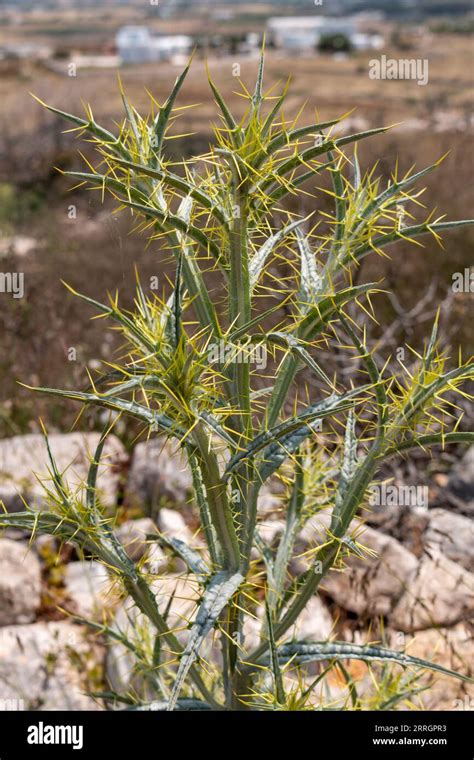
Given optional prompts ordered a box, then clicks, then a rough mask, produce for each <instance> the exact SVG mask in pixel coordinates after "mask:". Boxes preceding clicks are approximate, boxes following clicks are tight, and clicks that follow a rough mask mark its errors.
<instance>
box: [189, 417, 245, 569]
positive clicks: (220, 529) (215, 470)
mask: <svg viewBox="0 0 474 760" xmlns="http://www.w3.org/2000/svg"><path fill="white" fill-rule="evenodd" d="M194 438H195V441H196V443H197V446H198V450H199V453H198V455H197V456H198V457H199V460H200V464H201V471H202V477H203V483H204V486H205V488H206V494H207V499H208V503H209V511H210V517H211V521H212V525H213V527H214V529H215V531H216V535H217V538H218V540H219V544H220V546H221V549H222V553H223V559H224V566H225V568H226V569H228V570H237V569H238V567H239V565H240V550H239V543H238V540H237V533H236V530H235V524H234V518H233V515H232V510H231V508H230V505H229V501H228V499H227V493H226V486H225V484H224V483H223V482H222V480H221V476H220V472H219V465H218V462H217V457H216V455H215V453H214V451H213V450H212V442H211V439H210V438H209V437H208V435H207V433H206V431H205V430H204V427H203V425H202V423H200V422H199V423H198V424H197V425H196V427H195V428H194Z"/></svg>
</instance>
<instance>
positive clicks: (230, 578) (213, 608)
mask: <svg viewBox="0 0 474 760" xmlns="http://www.w3.org/2000/svg"><path fill="white" fill-rule="evenodd" d="M243 581H244V577H243V575H241V573H231V572H228V571H225V570H223V571H221V572H219V573H216V575H215V576H214V577H213V578H212V579H211V581H210V582H209V585H208V587H207V589H206V592H205V594H204V596H203V597H202V599H201V603H200V606H199V610H198V613H197V615H196V620H195V622H194V624H193V627H192V628H191V632H190V635H189V640H188V642H187V644H186V647H185V649H184V652H183V654H182V656H181V662H180V664H179V668H178V672H177V674H176V680H175V682H174V685H173V690H172V692H171V696H170V700H169V705H168V710H174V709H175V706H176V702H177V700H178V697H179V694H180V691H181V689H182V687H183V684H184V681H185V679H186V676H187V674H188V672H189V669H190V667H191V665H192V664H193V662H194V661H195V660H196V658H197V657H198V655H199V650H200V648H201V646H202V644H203V642H204V639H205V638H206V636H207V634H208V633H209V631H211V630H212V628H213V627H214V625H215V624H216V622H217V620H218V618H219V615H220V614H221V612H222V610H223V609H224V607H225V606H226V605H227V604H228V603H229V601H230V600H231V599H232V597H233V596H234V594H235V592H236V591H237V589H238V588H239V587H240V586H241V584H242V583H243Z"/></svg>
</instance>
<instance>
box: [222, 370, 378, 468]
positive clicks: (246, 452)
mask: <svg viewBox="0 0 474 760" xmlns="http://www.w3.org/2000/svg"><path fill="white" fill-rule="evenodd" d="M370 387H371V386H369V385H364V386H362V387H361V388H354V389H353V390H351V391H347V393H343V394H338V393H333V394H332V395H331V396H328V398H325V399H324V400H323V401H319V402H318V403H317V404H313V405H311V406H309V407H307V408H306V409H305V410H304V411H303V412H301V414H299V415H296V416H295V417H291V418H290V419H288V420H285V422H282V423H281V424H280V425H277V426H276V427H274V428H272V429H271V430H267V431H265V432H263V433H260V434H259V435H257V436H256V437H255V438H254V439H253V441H252V442H251V443H250V444H249V445H248V446H247V448H245V449H243V450H242V451H239V452H238V453H237V454H235V455H234V456H233V457H232V459H231V460H230V461H229V464H228V465H227V467H226V470H225V473H224V474H225V476H228V475H229V474H230V473H231V472H233V471H234V470H235V469H236V467H237V466H239V465H240V464H241V462H242V460H244V459H245V460H246V459H253V458H254V457H255V455H256V454H258V452H259V451H261V450H262V449H263V448H265V447H267V446H269V445H270V444H273V443H279V442H281V441H283V440H285V439H286V440H288V439H287V438H286V437H287V436H288V435H289V434H290V433H293V432H296V431H299V430H301V428H305V429H307V428H308V425H309V424H310V423H311V422H314V420H317V419H323V418H324V417H328V416H329V415H332V414H336V413H337V412H340V411H343V410H344V409H348V408H350V407H351V406H353V405H354V404H355V403H358V402H359V403H360V402H361V401H362V400H363V396H361V394H363V393H364V392H365V391H366V390H368V389H369V388H370ZM357 397H359V398H358V399H357Z"/></svg>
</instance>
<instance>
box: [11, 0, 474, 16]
mask: <svg viewBox="0 0 474 760" xmlns="http://www.w3.org/2000/svg"><path fill="white" fill-rule="evenodd" d="M323 3H324V4H323V6H321V7H318V9H317V10H318V11H320V12H323V13H327V14H332V13H350V12H355V11H361V10H381V11H384V12H385V13H386V14H387V15H388V16H413V15H414V16H424V15H446V16H452V15H458V14H465V13H469V12H473V11H474V3H473V2H471V1H470V0H449V2H446V0H326V2H324V0H323ZM248 4H249V0H167V8H168V10H169V9H170V6H171V7H173V6H174V8H175V9H177V10H181V9H183V10H184V9H185V8H190V7H193V6H209V7H212V6H222V5H231V6H233V7H234V8H235V6H238V5H248ZM271 4H272V5H273V6H274V7H275V10H277V9H283V8H285V9H290V8H293V9H295V11H297V12H303V11H310V10H314V9H315V5H314V0H271ZM127 5H128V6H129V7H133V6H136V7H140V6H141V7H143V0H0V9H2V8H5V7H16V8H20V9H25V10H26V9H28V8H51V9H56V8H66V7H69V8H70V7H74V8H76V9H78V10H79V9H80V8H81V7H83V8H84V7H100V6H103V7H114V6H115V7H117V6H127ZM256 5H258V2H257V3H256ZM265 5H268V3H265Z"/></svg>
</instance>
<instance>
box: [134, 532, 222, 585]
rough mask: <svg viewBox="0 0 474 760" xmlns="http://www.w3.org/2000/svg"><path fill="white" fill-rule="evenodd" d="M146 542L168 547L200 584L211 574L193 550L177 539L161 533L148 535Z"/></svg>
mask: <svg viewBox="0 0 474 760" xmlns="http://www.w3.org/2000/svg"><path fill="white" fill-rule="evenodd" d="M146 538H147V541H156V542H157V543H159V544H160V546H164V547H168V548H169V549H171V550H172V551H173V552H174V554H175V555H176V556H177V557H180V559H182V560H183V562H185V564H186V565H187V566H188V567H189V569H190V570H191V572H192V573H194V574H195V575H196V576H197V578H198V580H199V581H200V582H201V583H205V582H206V581H207V580H208V578H209V575H210V573H211V571H210V568H209V567H208V565H207V564H206V563H205V562H204V560H203V558H202V557H201V555H200V554H199V552H197V551H196V550H195V549H192V548H191V546H189V545H188V544H187V543H186V542H185V541H181V539H179V538H173V537H169V536H165V535H164V534H162V533H148V534H147V537H146Z"/></svg>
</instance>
